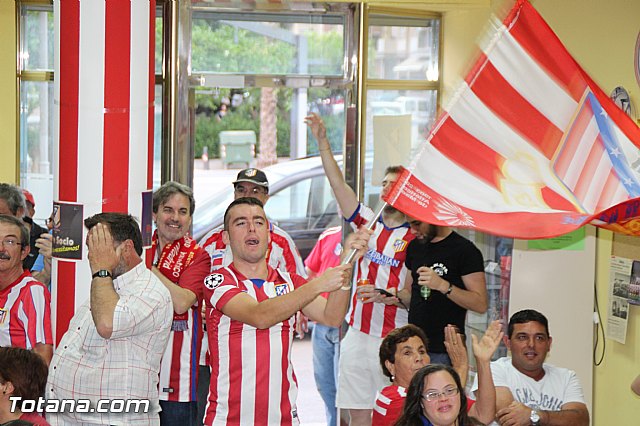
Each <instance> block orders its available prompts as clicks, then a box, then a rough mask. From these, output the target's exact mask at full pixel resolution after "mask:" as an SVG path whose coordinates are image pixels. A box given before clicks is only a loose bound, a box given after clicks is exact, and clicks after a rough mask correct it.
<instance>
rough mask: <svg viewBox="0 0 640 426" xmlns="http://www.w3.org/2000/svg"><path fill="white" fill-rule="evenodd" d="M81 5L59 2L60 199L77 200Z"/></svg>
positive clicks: (71, 2)
mask: <svg viewBox="0 0 640 426" xmlns="http://www.w3.org/2000/svg"><path fill="white" fill-rule="evenodd" d="M79 43H80V2H79V1H77V0H76V1H65V2H60V75H59V76H58V78H59V79H60V162H59V166H58V170H59V179H60V185H59V191H60V192H59V194H60V195H59V196H60V199H61V200H64V201H76V197H77V186H78V181H77V173H78V82H79V67H80V55H79V49H80V47H79Z"/></svg>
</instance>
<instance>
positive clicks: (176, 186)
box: [153, 180, 196, 216]
mask: <svg viewBox="0 0 640 426" xmlns="http://www.w3.org/2000/svg"><path fill="white" fill-rule="evenodd" d="M175 194H182V195H184V196H185V197H187V198H188V199H189V215H190V216H193V212H194V210H195V209H196V200H195V198H193V190H192V189H191V188H189V187H188V186H187V185H183V184H181V183H178V182H174V181H171V180H170V181H168V182H165V183H164V185H162V186H161V187H160V188H158V190H157V191H155V192H154V193H153V212H154V213H158V209H159V208H160V205H161V204H164V203H166V202H167V200H168V199H169V198H171V197H172V196H173V195H175Z"/></svg>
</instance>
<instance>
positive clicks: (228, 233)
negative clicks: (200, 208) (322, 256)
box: [204, 197, 370, 425]
mask: <svg viewBox="0 0 640 426" xmlns="http://www.w3.org/2000/svg"><path fill="white" fill-rule="evenodd" d="M224 227H225V231H224V233H223V238H224V242H225V244H226V245H228V246H229V247H230V248H231V250H232V253H233V262H232V263H231V264H230V265H229V266H228V267H224V268H220V269H218V270H216V271H215V272H214V273H213V274H211V275H209V276H208V277H207V278H206V279H205V281H204V288H205V297H206V300H207V333H208V335H209V344H210V346H209V348H210V354H211V356H210V365H211V371H212V376H211V385H210V388H209V404H208V406H207V413H206V416H205V421H204V423H205V424H207V425H211V424H214V425H237V424H242V425H244V424H247V425H249V424H250V425H278V424H280V425H290V424H297V423H298V415H297V409H296V405H295V400H296V394H297V386H296V382H295V375H294V373H293V369H292V365H291V344H292V340H293V330H294V326H295V314H296V312H298V311H299V310H302V311H303V312H304V313H305V315H308V316H309V318H311V319H313V320H315V321H319V322H321V323H324V324H327V325H331V326H334V327H335V326H338V325H340V323H341V322H342V318H343V317H344V314H345V312H346V309H347V305H348V301H349V294H350V292H349V291H348V290H349V288H348V287H347V290H346V291H345V290H342V288H343V287H344V285H345V284H346V283H347V282H348V280H349V276H350V272H351V266H350V265H342V266H338V267H336V268H330V269H328V270H327V271H326V272H324V273H323V274H322V275H321V276H319V277H318V278H315V279H313V280H311V281H309V282H308V283H306V284H305V280H304V278H302V277H300V276H299V275H295V274H289V273H287V272H283V271H282V270H276V269H273V268H272V267H271V266H269V265H268V264H267V262H266V261H265V257H266V254H267V250H268V247H269V236H270V233H269V224H268V221H267V218H266V215H265V213H264V210H263V207H262V203H261V202H260V201H259V200H257V199H255V198H249V197H246V198H239V199H237V200H235V201H233V202H232V203H231V204H230V205H229V207H228V208H227V211H226V212H225V215H224ZM369 236H370V232H367V231H366V230H363V231H361V232H359V233H357V234H356V235H355V237H354V238H353V239H352V240H351V242H350V243H349V245H348V246H349V247H351V248H355V249H358V251H359V252H360V253H361V252H362V251H363V249H364V248H365V247H366V245H367V240H368V238H369ZM303 284H304V285H303ZM323 292H330V293H331V294H330V295H329V298H328V299H324V298H322V297H319V296H320V294H322V293H323Z"/></svg>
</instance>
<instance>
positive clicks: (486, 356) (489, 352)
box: [471, 320, 504, 362]
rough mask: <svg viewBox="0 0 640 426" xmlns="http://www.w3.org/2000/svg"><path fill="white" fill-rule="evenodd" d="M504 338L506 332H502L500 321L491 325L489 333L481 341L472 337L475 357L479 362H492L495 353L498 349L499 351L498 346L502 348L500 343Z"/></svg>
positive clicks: (486, 332)
mask: <svg viewBox="0 0 640 426" xmlns="http://www.w3.org/2000/svg"><path fill="white" fill-rule="evenodd" d="M503 336H504V332H503V331H502V324H501V323H500V321H499V320H496V321H493V322H491V324H489V327H487V331H485V333H484V335H483V336H482V338H481V339H480V340H479V341H478V338H477V337H476V336H474V335H472V336H471V341H472V347H473V355H474V356H475V357H476V359H477V360H478V362H481V361H484V362H489V361H491V357H492V356H493V354H494V353H495V351H496V349H498V346H500V341H501V340H502V337H503Z"/></svg>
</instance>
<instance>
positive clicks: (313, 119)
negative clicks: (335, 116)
mask: <svg viewBox="0 0 640 426" xmlns="http://www.w3.org/2000/svg"><path fill="white" fill-rule="evenodd" d="M304 122H305V124H306V125H307V126H309V129H310V130H311V133H313V136H314V137H315V138H316V140H317V141H318V148H320V149H324V148H329V149H331V147H330V146H329V141H328V140H327V129H326V128H325V127H324V122H323V121H322V118H320V116H319V115H318V114H316V113H311V114H309V115H308V116H306V117H305V118H304ZM325 141H326V145H327V146H321V145H324V144H323V142H325Z"/></svg>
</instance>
